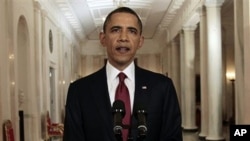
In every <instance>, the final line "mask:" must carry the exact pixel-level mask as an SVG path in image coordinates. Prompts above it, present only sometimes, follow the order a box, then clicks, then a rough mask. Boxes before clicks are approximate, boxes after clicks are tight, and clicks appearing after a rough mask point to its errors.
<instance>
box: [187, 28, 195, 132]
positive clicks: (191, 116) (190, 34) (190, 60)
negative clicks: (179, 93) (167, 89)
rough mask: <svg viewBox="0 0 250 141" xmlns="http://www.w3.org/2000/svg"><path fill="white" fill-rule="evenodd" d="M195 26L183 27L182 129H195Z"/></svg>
mask: <svg viewBox="0 0 250 141" xmlns="http://www.w3.org/2000/svg"><path fill="white" fill-rule="evenodd" d="M195 29H196V26H189V27H184V46H185V48H184V50H185V59H184V61H185V64H184V65H185V66H184V67H185V68H184V71H185V72H184V75H185V76H184V77H185V80H184V83H185V86H184V90H185V91H184V94H185V99H183V100H184V101H185V103H184V104H185V105H184V108H185V109H184V110H185V119H184V121H185V122H184V124H183V128H184V130H190V131H196V130H197V128H198V127H197V126H196V122H195V121H196V120H195V119H196V116H195V115H196V102H195V69H194V64H195V36H194V31H195Z"/></svg>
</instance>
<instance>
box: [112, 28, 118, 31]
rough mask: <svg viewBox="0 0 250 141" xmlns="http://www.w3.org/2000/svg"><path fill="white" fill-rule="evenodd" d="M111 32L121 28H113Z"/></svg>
mask: <svg viewBox="0 0 250 141" xmlns="http://www.w3.org/2000/svg"><path fill="white" fill-rule="evenodd" d="M111 32H119V28H113V29H112V30H111Z"/></svg>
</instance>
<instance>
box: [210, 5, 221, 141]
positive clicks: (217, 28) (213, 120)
mask: <svg viewBox="0 0 250 141" xmlns="http://www.w3.org/2000/svg"><path fill="white" fill-rule="evenodd" d="M221 4H222V3H218V1H212V2H210V3H208V2H207V3H206V9H207V33H208V35H207V36H208V40H207V41H208V50H207V51H208V72H207V73H208V102H209V103H208V108H209V109H208V126H209V128H208V135H207V137H206V140H224V137H223V134H222V133H223V132H222V78H223V77H222V69H223V67H222V44H221V39H222V37H221V13H220V10H221V9H220V6H221Z"/></svg>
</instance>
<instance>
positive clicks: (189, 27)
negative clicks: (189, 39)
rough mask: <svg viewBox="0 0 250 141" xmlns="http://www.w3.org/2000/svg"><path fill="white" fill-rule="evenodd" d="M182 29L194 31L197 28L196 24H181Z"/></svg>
mask: <svg viewBox="0 0 250 141" xmlns="http://www.w3.org/2000/svg"><path fill="white" fill-rule="evenodd" d="M182 28H183V30H184V31H194V30H195V29H196V28H197V25H190V26H183V27H182Z"/></svg>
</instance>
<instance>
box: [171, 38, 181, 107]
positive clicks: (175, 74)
mask: <svg viewBox="0 0 250 141" xmlns="http://www.w3.org/2000/svg"><path fill="white" fill-rule="evenodd" d="M171 51H172V53H171V54H172V57H171V58H172V64H171V65H172V70H173V71H172V79H173V83H174V85H175V89H176V93H177V96H178V100H179V102H180V48H179V44H178V43H177V42H176V41H174V40H173V41H172V42H171Z"/></svg>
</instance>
